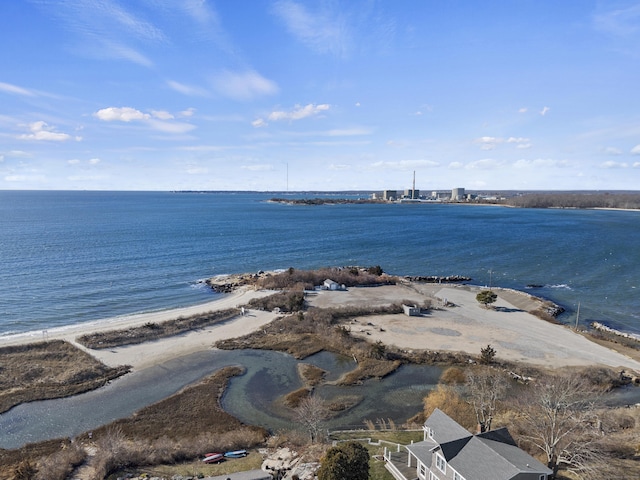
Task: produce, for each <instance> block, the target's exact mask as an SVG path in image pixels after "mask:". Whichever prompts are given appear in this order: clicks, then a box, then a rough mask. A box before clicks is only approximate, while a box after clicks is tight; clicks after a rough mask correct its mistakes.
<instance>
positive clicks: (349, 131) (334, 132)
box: [326, 127, 372, 137]
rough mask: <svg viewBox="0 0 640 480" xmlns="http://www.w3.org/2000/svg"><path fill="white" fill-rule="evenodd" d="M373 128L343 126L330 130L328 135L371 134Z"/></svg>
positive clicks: (350, 135)
mask: <svg viewBox="0 0 640 480" xmlns="http://www.w3.org/2000/svg"><path fill="white" fill-rule="evenodd" d="M371 133H372V132H371V130H369V129H368V128H359V127H356V128H342V129H334V130H328V131H327V133H326V135H328V136H329V137H354V136H360V135H371Z"/></svg>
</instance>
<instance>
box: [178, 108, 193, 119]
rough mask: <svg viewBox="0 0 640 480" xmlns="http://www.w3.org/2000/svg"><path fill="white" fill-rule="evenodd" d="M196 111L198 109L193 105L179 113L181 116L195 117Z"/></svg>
mask: <svg viewBox="0 0 640 480" xmlns="http://www.w3.org/2000/svg"><path fill="white" fill-rule="evenodd" d="M195 113H196V109H195V108H193V107H189V108H187V109H186V110H182V111H181V112H180V113H178V116H179V117H193V115H195Z"/></svg>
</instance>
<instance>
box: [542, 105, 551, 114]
mask: <svg viewBox="0 0 640 480" xmlns="http://www.w3.org/2000/svg"><path fill="white" fill-rule="evenodd" d="M549 110H551V109H550V108H549V107H543V108H542V110H540V115H542V116H545V115H546V114H547V112H549Z"/></svg>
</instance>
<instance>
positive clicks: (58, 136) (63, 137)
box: [18, 121, 82, 142]
mask: <svg viewBox="0 0 640 480" xmlns="http://www.w3.org/2000/svg"><path fill="white" fill-rule="evenodd" d="M29 130H31V133H24V134H22V135H20V136H19V137H18V138H19V139H21V140H38V141H40V140H44V141H50V142H65V141H67V140H71V139H72V138H73V137H72V136H71V135H69V134H68V133H60V132H56V131H54V130H55V128H54V127H50V126H49V125H47V123H46V122H43V121H38V122H33V123H30V124H29ZM75 140H77V141H80V140H82V137H75Z"/></svg>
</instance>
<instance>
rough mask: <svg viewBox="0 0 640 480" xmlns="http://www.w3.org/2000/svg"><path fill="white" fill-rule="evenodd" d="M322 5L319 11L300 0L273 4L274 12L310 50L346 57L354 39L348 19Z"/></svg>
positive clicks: (286, 0)
mask: <svg viewBox="0 0 640 480" xmlns="http://www.w3.org/2000/svg"><path fill="white" fill-rule="evenodd" d="M311 5H316V6H317V5H318V4H311ZM322 6H323V7H324V8H322V9H320V10H319V11H311V10H309V8H308V7H307V5H302V4H301V3H299V2H294V1H291V0H281V1H278V2H276V3H275V4H274V5H273V13H274V14H275V15H276V16H277V17H279V18H280V19H281V20H282V21H283V22H284V24H285V26H286V28H287V30H289V32H290V33H291V34H292V35H293V36H294V37H295V38H297V39H298V40H300V41H301V42H302V43H304V44H305V45H306V46H307V47H309V48H310V49H311V50H313V51H315V52H316V53H322V54H325V53H327V54H331V55H335V56H338V57H344V56H346V55H347V52H348V50H349V44H350V42H351V40H350V34H349V30H348V28H347V22H346V20H345V19H344V18H343V16H342V15H341V14H340V13H339V11H337V10H331V9H329V8H327V5H326V4H322Z"/></svg>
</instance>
